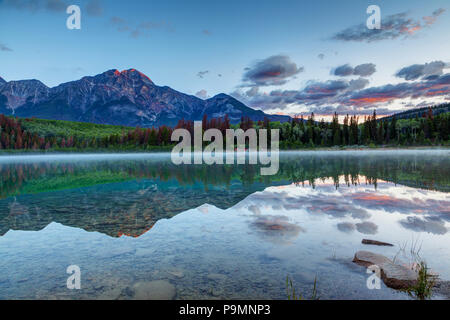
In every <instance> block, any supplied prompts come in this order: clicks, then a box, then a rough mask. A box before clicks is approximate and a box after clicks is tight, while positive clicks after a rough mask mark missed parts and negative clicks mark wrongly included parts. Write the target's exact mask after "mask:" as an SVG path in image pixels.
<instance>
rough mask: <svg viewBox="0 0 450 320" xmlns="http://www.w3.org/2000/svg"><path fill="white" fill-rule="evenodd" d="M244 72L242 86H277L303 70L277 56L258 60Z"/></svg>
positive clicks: (286, 58) (287, 58)
mask: <svg viewBox="0 0 450 320" xmlns="http://www.w3.org/2000/svg"><path fill="white" fill-rule="evenodd" d="M245 70H246V72H245V73H244V76H243V81H244V82H245V83H246V84H244V86H255V85H256V86H273V85H275V86H278V85H283V84H285V83H286V82H287V81H288V80H289V79H290V78H292V77H293V76H295V75H297V74H298V73H300V72H302V71H303V70H304V69H303V67H297V64H296V63H295V62H293V61H291V59H290V58H289V57H288V56H283V55H277V56H271V57H269V58H267V59H264V60H260V61H258V62H256V63H255V64H254V65H253V66H252V67H249V68H246V69H245Z"/></svg>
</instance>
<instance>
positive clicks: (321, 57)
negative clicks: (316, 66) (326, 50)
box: [317, 53, 325, 60]
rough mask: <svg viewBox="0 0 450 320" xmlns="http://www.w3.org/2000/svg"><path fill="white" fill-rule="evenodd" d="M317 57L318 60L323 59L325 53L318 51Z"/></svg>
mask: <svg viewBox="0 0 450 320" xmlns="http://www.w3.org/2000/svg"><path fill="white" fill-rule="evenodd" d="M317 58H319V59H320V60H323V59H325V54H323V53H319V54H318V55H317Z"/></svg>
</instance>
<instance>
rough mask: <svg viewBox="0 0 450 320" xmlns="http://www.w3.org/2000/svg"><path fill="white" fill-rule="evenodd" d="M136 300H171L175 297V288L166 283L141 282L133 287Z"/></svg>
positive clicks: (162, 281) (161, 281)
mask: <svg viewBox="0 0 450 320" xmlns="http://www.w3.org/2000/svg"><path fill="white" fill-rule="evenodd" d="M133 290H134V296H133V298H134V299H136V300H172V299H173V298H174V297H175V295H176V289H175V287H174V286H173V285H172V284H171V283H170V282H168V281H165V280H156V281H149V282H148V281H141V282H138V283H136V284H135V285H134V286H133Z"/></svg>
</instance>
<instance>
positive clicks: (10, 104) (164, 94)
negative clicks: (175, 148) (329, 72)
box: [0, 69, 289, 127]
mask: <svg viewBox="0 0 450 320" xmlns="http://www.w3.org/2000/svg"><path fill="white" fill-rule="evenodd" d="M0 113H3V114H6V115H15V116H18V117H36V118H42V119H54V120H70V121H81V122H91V123H99V124H113V125H127V126H140V127H152V126H160V125H170V126H173V125H176V124H177V122H178V120H180V119H184V120H201V119H202V118H203V116H204V115H205V114H206V115H207V116H208V118H217V117H223V116H225V115H226V114H227V115H228V117H229V118H230V120H231V122H232V123H238V122H239V121H240V120H241V117H246V116H248V117H250V118H251V119H252V120H254V121H258V120H263V119H264V118H265V117H267V118H268V119H270V120H272V121H282V122H284V121H288V120H289V117H288V116H282V115H268V114H265V113H264V112H262V111H260V110H255V109H252V108H249V107H247V106H246V105H244V104H243V103H241V102H239V101H238V100H236V99H234V98H233V97H231V96H229V95H226V94H219V95H217V96H215V97H213V98H210V99H207V100H203V99H200V98H198V97H196V96H192V95H187V94H184V93H182V92H178V91H176V90H174V89H172V88H169V87H167V86H165V87H160V86H157V85H155V84H154V83H153V81H152V80H150V78H149V77H147V76H146V75H144V74H143V73H141V72H139V71H137V70H136V69H130V70H124V71H121V72H120V71H118V70H109V71H106V72H104V73H102V74H99V75H96V76H88V77H83V78H82V79H80V80H77V81H72V82H67V83H63V84H60V85H59V86H56V87H53V88H49V87H47V86H46V85H44V84H43V83H42V82H40V81H38V80H21V81H10V82H6V81H5V80H3V79H2V78H0Z"/></svg>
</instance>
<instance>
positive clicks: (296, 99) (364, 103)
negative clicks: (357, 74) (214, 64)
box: [231, 73, 450, 115]
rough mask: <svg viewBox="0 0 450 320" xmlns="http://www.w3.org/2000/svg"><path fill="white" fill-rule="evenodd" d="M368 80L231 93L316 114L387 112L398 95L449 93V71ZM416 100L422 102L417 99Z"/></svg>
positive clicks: (261, 104) (266, 106)
mask: <svg viewBox="0 0 450 320" xmlns="http://www.w3.org/2000/svg"><path fill="white" fill-rule="evenodd" d="M368 84H369V82H368V81H367V80H366V79H363V78H359V79H355V80H351V81H346V80H330V81H325V82H309V83H308V84H307V85H306V86H305V88H303V89H301V90H273V91H271V92H261V90H259V91H258V92H256V93H255V92H252V94H251V95H248V94H247V92H244V91H242V90H240V89H238V90H236V91H235V92H233V93H231V95H232V96H233V97H235V98H236V99H238V100H241V101H243V102H244V103H246V104H248V105H250V106H252V107H254V108H257V109H261V110H271V109H286V108H287V107H288V106H289V105H291V104H297V105H305V106H308V107H309V113H311V112H314V113H316V114H333V113H334V112H338V113H348V114H370V113H371V112H373V109H374V108H377V113H378V114H379V115H389V114H392V111H391V110H389V108H388V105H389V104H391V103H392V102H394V101H395V100H398V99H405V98H409V99H430V98H436V97H440V98H442V99H443V98H445V97H449V96H450V73H447V74H443V75H441V76H436V77H434V78H430V77H427V80H423V81H418V82H417V81H416V82H402V83H398V84H387V85H383V86H378V87H367V85H368ZM418 103H423V101H419V102H418Z"/></svg>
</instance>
